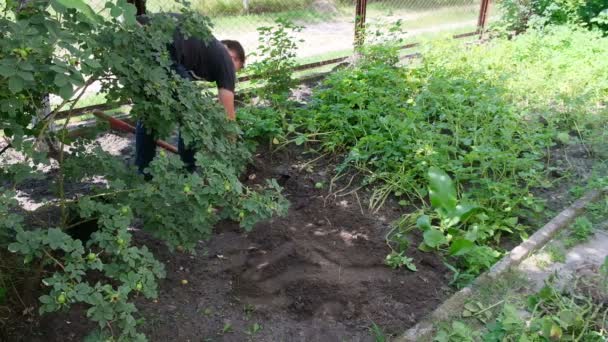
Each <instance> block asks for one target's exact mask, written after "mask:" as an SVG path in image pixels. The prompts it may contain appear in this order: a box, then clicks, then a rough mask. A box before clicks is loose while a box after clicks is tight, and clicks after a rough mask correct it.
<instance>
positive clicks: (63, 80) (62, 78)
mask: <svg viewBox="0 0 608 342" xmlns="http://www.w3.org/2000/svg"><path fill="white" fill-rule="evenodd" d="M68 82H69V78H68V77H67V76H66V75H64V74H56V75H55V79H54V80H53V83H55V85H56V86H58V87H63V86H65V85H66V84H68Z"/></svg>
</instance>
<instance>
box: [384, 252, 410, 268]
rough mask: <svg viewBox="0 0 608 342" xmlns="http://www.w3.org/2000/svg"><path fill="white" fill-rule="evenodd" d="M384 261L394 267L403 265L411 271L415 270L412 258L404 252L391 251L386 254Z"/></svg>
mask: <svg viewBox="0 0 608 342" xmlns="http://www.w3.org/2000/svg"><path fill="white" fill-rule="evenodd" d="M385 263H386V264H387V265H388V266H390V267H392V268H395V269H397V268H400V267H402V266H405V267H407V269H408V270H410V271H412V272H416V271H417V268H416V265H415V264H414V260H413V259H412V258H410V257H408V256H407V255H405V252H399V253H396V252H392V253H391V254H389V255H387V256H386V260H385Z"/></svg>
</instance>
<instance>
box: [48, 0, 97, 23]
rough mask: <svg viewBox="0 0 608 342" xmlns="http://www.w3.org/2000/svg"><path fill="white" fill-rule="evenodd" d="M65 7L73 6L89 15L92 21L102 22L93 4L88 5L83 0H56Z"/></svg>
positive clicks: (86, 15)
mask: <svg viewBox="0 0 608 342" xmlns="http://www.w3.org/2000/svg"><path fill="white" fill-rule="evenodd" d="M54 1H55V2H56V3H58V4H60V5H61V6H63V7H65V8H73V9H75V10H77V11H78V12H80V13H82V14H84V15H85V17H87V18H88V19H89V20H90V21H91V23H97V22H101V17H100V16H98V15H97V14H96V13H95V11H93V9H92V8H91V6H89V5H87V4H86V3H85V2H84V1H83V0H54Z"/></svg>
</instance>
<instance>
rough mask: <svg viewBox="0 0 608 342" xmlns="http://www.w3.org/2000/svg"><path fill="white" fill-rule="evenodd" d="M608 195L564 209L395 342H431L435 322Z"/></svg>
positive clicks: (591, 193) (595, 192) (598, 193)
mask: <svg viewBox="0 0 608 342" xmlns="http://www.w3.org/2000/svg"><path fill="white" fill-rule="evenodd" d="M606 192H608V188H606V189H602V190H592V191H589V192H588V193H586V194H585V195H584V196H583V197H581V198H579V199H578V200H577V201H576V202H574V203H573V204H572V205H570V206H569V207H567V208H566V209H564V210H563V211H562V212H561V213H559V214H558V215H557V216H555V217H554V218H553V219H552V220H551V221H549V222H548V223H547V224H545V225H544V226H543V227H542V228H541V229H539V230H538V231H537V232H536V233H534V234H533V235H532V236H530V238H529V239H527V240H526V241H524V242H522V243H521V244H520V245H519V246H517V247H515V248H513V249H512V250H511V251H510V252H509V254H507V255H505V256H504V257H503V258H502V259H501V260H500V261H499V262H497V263H496V264H494V266H492V268H491V269H490V270H488V271H487V272H485V273H483V274H481V275H480V276H479V277H477V279H475V281H473V283H472V284H471V285H469V286H467V287H465V288H463V289H461V290H460V291H458V292H456V293H454V294H453V295H452V296H451V297H450V298H448V299H447V300H446V301H445V302H443V304H441V305H440V306H439V307H438V308H437V309H435V311H433V312H432V313H431V314H430V315H429V316H428V317H427V318H425V319H423V320H422V321H420V322H419V323H418V324H416V325H415V326H413V327H412V328H410V329H408V330H407V331H406V332H405V333H404V334H403V335H401V336H400V337H398V338H396V339H395V341H396V342H418V341H431V340H432V338H433V332H434V330H435V327H434V325H433V323H434V322H438V321H443V320H447V319H448V318H450V317H451V316H453V315H454V313H455V312H458V310H459V309H460V308H461V307H462V306H463V305H464V304H465V302H466V300H467V298H469V297H470V296H471V294H472V293H473V292H474V291H475V289H477V288H482V287H484V286H485V285H487V284H489V283H491V282H492V281H494V280H495V279H496V278H498V277H500V276H502V275H503V274H504V273H505V272H507V271H509V270H510V269H512V268H513V267H515V266H517V265H519V264H520V263H521V262H522V261H523V260H524V259H526V258H527V257H528V256H529V255H530V254H532V253H534V252H535V251H537V250H539V249H540V248H542V247H543V246H544V245H545V244H547V242H549V240H551V238H552V237H553V236H555V234H557V233H558V232H559V231H560V230H562V229H564V228H565V227H566V226H568V224H569V223H570V222H572V220H574V219H575V218H576V217H577V216H579V215H580V214H581V213H582V212H583V210H584V209H585V207H586V206H587V205H588V204H589V203H591V202H593V201H595V200H597V199H599V198H600V196H601V195H602V194H603V193H606Z"/></svg>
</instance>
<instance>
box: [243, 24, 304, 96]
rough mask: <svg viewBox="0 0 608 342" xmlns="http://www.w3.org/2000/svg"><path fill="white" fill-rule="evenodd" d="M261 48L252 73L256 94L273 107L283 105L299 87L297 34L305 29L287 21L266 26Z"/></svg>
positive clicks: (260, 41) (260, 35) (260, 32)
mask: <svg viewBox="0 0 608 342" xmlns="http://www.w3.org/2000/svg"><path fill="white" fill-rule="evenodd" d="M257 30H258V35H259V38H258V39H259V45H258V48H257V50H256V51H257V52H255V53H254V54H253V55H254V56H256V57H258V58H259V61H257V62H255V63H253V64H251V65H250V66H249V68H248V69H249V70H250V72H251V74H252V76H251V79H252V83H253V85H254V86H256V87H258V88H257V90H256V91H255V94H256V95H257V96H259V97H260V98H261V99H262V100H265V101H270V103H271V104H277V103H283V102H285V101H286V100H287V97H289V95H290V90H291V88H293V87H294V86H295V84H296V83H295V82H296V81H295V80H294V79H293V75H292V74H293V70H292V69H293V67H295V66H296V60H295V57H296V50H297V45H296V42H295V36H294V34H295V33H297V32H300V31H301V30H302V27H300V26H296V25H295V24H293V23H292V22H290V21H289V20H286V19H281V18H279V19H277V20H276V22H275V24H274V26H263V27H259V28H258V29H257Z"/></svg>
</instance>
